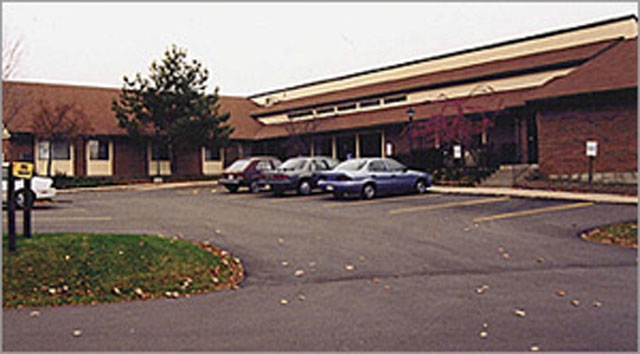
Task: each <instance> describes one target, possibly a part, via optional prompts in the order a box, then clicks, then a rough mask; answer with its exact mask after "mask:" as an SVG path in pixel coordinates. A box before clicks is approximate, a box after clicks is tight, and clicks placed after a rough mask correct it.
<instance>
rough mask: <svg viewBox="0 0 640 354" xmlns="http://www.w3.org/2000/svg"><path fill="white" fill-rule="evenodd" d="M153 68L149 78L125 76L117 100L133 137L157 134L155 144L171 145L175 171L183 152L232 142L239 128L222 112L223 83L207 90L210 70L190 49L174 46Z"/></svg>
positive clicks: (118, 112)
mask: <svg viewBox="0 0 640 354" xmlns="http://www.w3.org/2000/svg"><path fill="white" fill-rule="evenodd" d="M149 69H150V72H149V78H143V77H142V75H141V74H140V73H138V74H136V76H135V79H133V80H131V79H129V78H128V77H127V76H124V85H123V87H122V90H121V92H120V96H119V99H114V100H113V103H112V110H113V111H114V112H115V113H116V117H117V119H118V123H119V125H120V126H121V127H123V128H126V129H127V131H128V133H129V135H130V136H132V137H135V138H140V137H149V136H152V137H153V142H154V144H155V145H154V146H155V147H159V146H164V147H166V148H167V150H168V153H169V159H170V161H171V170H172V173H175V172H176V171H178V161H179V156H180V155H182V154H185V153H192V152H194V151H197V149H199V148H201V147H203V146H206V147H209V148H214V149H215V148H219V147H221V146H224V145H225V144H226V143H227V142H228V139H229V135H230V134H231V132H232V131H233V127H231V126H229V125H226V124H224V123H226V122H227V120H228V119H229V116H230V115H229V113H220V112H219V108H220V105H219V103H218V99H219V97H218V88H217V87H216V89H215V90H214V92H213V94H207V93H205V90H206V81H207V80H208V79H209V71H208V70H207V69H206V68H204V67H203V66H202V64H201V63H200V62H198V61H197V60H195V59H194V60H191V61H189V60H188V59H187V51H186V50H185V49H182V48H178V47H176V45H173V46H172V47H171V49H168V50H166V51H165V53H164V58H163V59H162V61H161V62H159V63H158V62H157V61H154V62H153V63H152V64H151V66H150V68H149Z"/></svg>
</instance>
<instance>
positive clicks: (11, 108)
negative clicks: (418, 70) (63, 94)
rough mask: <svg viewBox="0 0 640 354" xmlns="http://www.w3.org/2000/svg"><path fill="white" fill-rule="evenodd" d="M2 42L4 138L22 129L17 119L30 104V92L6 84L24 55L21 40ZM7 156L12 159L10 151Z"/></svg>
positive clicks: (8, 146)
mask: <svg viewBox="0 0 640 354" xmlns="http://www.w3.org/2000/svg"><path fill="white" fill-rule="evenodd" d="M2 42H3V43H2V81H3V84H2V129H3V138H4V133H5V131H6V132H9V133H10V130H11V129H13V130H15V129H18V128H20V124H18V123H19V122H18V121H17V118H18V115H19V114H20V112H21V111H22V110H23V109H24V107H25V106H26V105H27V104H28V102H29V96H30V94H29V92H28V90H24V89H20V88H18V87H16V85H14V84H11V83H7V82H6V81H7V80H9V79H11V78H12V77H13V76H14V75H15V73H16V72H17V69H18V65H19V61H20V56H21V54H22V47H21V42H20V41H19V40H18V41H13V42H10V41H8V40H6V39H5V38H3V41H2ZM3 146H4V147H6V148H7V149H9V148H10V145H6V146H5V145H4V144H3ZM5 154H7V156H9V158H12V156H11V152H10V151H5Z"/></svg>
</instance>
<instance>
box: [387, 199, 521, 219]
mask: <svg viewBox="0 0 640 354" xmlns="http://www.w3.org/2000/svg"><path fill="white" fill-rule="evenodd" d="M505 200H509V197H500V198H485V199H474V200H465V201H463V202H452V203H443V204H435V205H423V206H417V207H411V208H402V209H394V210H391V211H390V212H389V214H391V215H396V214H405V213H413V212H416V211H427V210H437V209H446V208H454V207H458V206H467V205H478V204H487V203H497V202H503V201H505Z"/></svg>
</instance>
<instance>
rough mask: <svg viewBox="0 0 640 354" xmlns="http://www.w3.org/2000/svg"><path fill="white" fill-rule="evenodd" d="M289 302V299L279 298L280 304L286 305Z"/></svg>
mask: <svg viewBox="0 0 640 354" xmlns="http://www.w3.org/2000/svg"><path fill="white" fill-rule="evenodd" d="M288 303H289V300H287V299H280V305H287V304H288Z"/></svg>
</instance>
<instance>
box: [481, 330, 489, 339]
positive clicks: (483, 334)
mask: <svg viewBox="0 0 640 354" xmlns="http://www.w3.org/2000/svg"><path fill="white" fill-rule="evenodd" d="M479 336H480V338H482V339H487V337H489V333H487V332H486V331H482V332H480V334H479Z"/></svg>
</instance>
